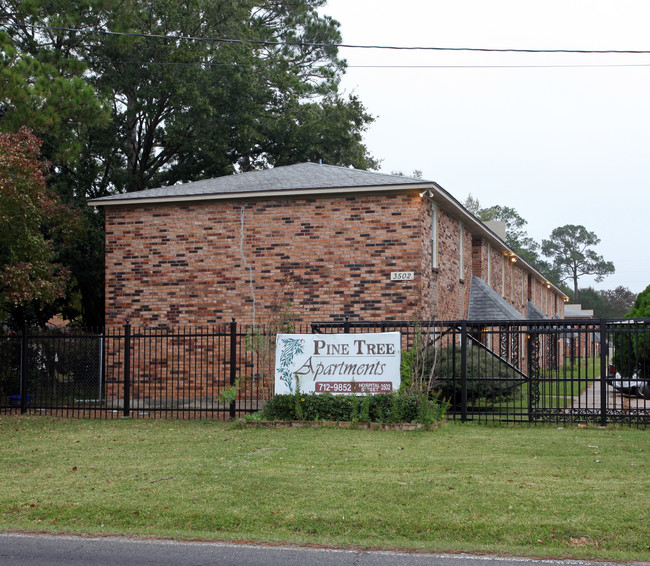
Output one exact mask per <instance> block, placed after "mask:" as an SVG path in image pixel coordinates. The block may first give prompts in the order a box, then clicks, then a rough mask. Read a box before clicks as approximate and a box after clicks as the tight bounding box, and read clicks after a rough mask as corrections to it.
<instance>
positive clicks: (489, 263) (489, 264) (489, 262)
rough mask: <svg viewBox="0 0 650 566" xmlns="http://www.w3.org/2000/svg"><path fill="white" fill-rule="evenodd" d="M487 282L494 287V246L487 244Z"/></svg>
mask: <svg viewBox="0 0 650 566" xmlns="http://www.w3.org/2000/svg"><path fill="white" fill-rule="evenodd" d="M487 282H488V285H489V286H490V287H492V246H490V243H489V242H488V245H487Z"/></svg>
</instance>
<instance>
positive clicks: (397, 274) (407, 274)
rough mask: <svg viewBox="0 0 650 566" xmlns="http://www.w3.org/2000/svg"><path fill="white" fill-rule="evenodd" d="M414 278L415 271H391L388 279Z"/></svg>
mask: <svg viewBox="0 0 650 566" xmlns="http://www.w3.org/2000/svg"><path fill="white" fill-rule="evenodd" d="M414 279H415V273H414V272H413V271H391V272H390V280H391V281H413V280H414Z"/></svg>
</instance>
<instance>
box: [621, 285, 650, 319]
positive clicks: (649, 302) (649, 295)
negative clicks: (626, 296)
mask: <svg viewBox="0 0 650 566" xmlns="http://www.w3.org/2000/svg"><path fill="white" fill-rule="evenodd" d="M625 316H626V318H650V285H648V286H647V287H646V288H645V290H643V291H642V292H641V293H639V294H638V296H637V298H636V300H635V301H634V305H633V306H632V308H631V309H630V311H629V312H628V313H627V314H626V315H625Z"/></svg>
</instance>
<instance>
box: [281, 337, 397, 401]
mask: <svg viewBox="0 0 650 566" xmlns="http://www.w3.org/2000/svg"><path fill="white" fill-rule="evenodd" d="M400 343H401V341H400V333H399V332H377V333H372V334H278V335H277V336H276V349H275V392H276V394H281V393H295V392H296V383H297V382H299V383H300V391H301V392H302V393H313V392H316V393H348V394H357V395H363V394H367V393H390V392H391V391H395V390H397V389H399V386H400V360H401V351H400Z"/></svg>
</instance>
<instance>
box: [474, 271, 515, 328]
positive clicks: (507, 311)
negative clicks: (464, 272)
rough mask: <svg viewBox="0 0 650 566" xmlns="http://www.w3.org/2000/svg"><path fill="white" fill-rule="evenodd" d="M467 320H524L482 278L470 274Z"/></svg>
mask: <svg viewBox="0 0 650 566" xmlns="http://www.w3.org/2000/svg"><path fill="white" fill-rule="evenodd" d="M467 319H468V320H524V316H523V315H522V314H521V313H520V312H519V311H518V310H517V309H515V308H514V307H513V306H512V305H511V304H510V303H508V301H506V300H505V299H504V298H503V297H502V296H501V295H499V294H498V293H497V292H496V291H495V290H494V289H492V287H490V286H489V285H488V284H487V283H486V282H485V281H483V279H481V278H480V277H476V276H475V275H472V286H471V288H470V292H469V313H468V316H467Z"/></svg>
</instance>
